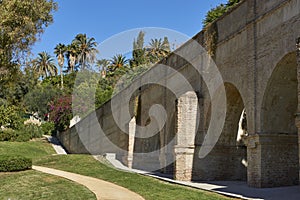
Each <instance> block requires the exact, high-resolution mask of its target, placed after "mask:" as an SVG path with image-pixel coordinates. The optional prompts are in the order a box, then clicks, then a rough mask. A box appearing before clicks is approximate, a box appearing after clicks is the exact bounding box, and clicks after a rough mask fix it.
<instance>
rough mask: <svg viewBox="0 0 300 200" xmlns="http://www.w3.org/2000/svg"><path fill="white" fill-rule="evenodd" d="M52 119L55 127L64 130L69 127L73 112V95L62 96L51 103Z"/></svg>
mask: <svg viewBox="0 0 300 200" xmlns="http://www.w3.org/2000/svg"><path fill="white" fill-rule="evenodd" d="M49 115H50V120H51V121H52V122H54V124H55V129H56V130H58V131H60V132H63V131H65V130H67V129H68V128H69V125H70V120H71V119H72V118H73V114H72V96H62V97H59V98H58V99H55V100H54V101H52V102H51V103H50V114H49Z"/></svg>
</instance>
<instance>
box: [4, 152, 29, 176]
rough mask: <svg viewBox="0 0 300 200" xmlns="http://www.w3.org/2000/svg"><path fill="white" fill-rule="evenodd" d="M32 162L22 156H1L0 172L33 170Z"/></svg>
mask: <svg viewBox="0 0 300 200" xmlns="http://www.w3.org/2000/svg"><path fill="white" fill-rule="evenodd" d="M31 167H32V160H31V159H29V158H25V157H22V156H7V155H0V172H15V171H22V170H27V169H31Z"/></svg>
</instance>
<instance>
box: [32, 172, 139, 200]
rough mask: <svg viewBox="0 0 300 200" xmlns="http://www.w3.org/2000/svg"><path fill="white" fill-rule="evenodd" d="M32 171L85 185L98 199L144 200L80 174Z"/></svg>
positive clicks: (127, 191) (111, 184)
mask: <svg viewBox="0 0 300 200" xmlns="http://www.w3.org/2000/svg"><path fill="white" fill-rule="evenodd" d="M32 169H34V170H37V171H40V172H44V173H47V174H52V175H56V176H60V177H63V178H66V179H69V180H71V181H74V182H76V183H79V184H81V185H84V186H85V187H87V188H88V189H89V190H91V191H92V192H93V193H94V194H95V195H96V197H97V199H101V200H104V199H106V200H108V199H109V200H119V199H120V200H144V198H142V197H141V196H140V195H138V194H136V193H134V192H132V191H130V190H128V189H126V188H123V187H121V186H118V185H115V184H113V183H109V182H106V181H103V180H100V179H96V178H92V177H88V176H83V175H79V174H74V173H70V172H65V171H61V170H56V169H51V168H46V167H39V166H32Z"/></svg>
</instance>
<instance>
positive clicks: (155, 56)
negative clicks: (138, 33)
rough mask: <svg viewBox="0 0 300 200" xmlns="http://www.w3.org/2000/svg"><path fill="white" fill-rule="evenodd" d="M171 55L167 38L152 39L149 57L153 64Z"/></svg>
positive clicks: (148, 52) (148, 49)
mask: <svg viewBox="0 0 300 200" xmlns="http://www.w3.org/2000/svg"><path fill="white" fill-rule="evenodd" d="M169 53H170V44H169V41H168V39H167V38H166V37H165V38H164V41H162V39H161V38H160V39H151V41H150V43H149V46H148V47H147V55H148V56H149V58H150V61H151V62H152V63H156V62H158V61H160V60H161V59H163V58H164V57H166V56H168V55H169Z"/></svg>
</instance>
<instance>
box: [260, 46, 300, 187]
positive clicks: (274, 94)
mask: <svg viewBox="0 0 300 200" xmlns="http://www.w3.org/2000/svg"><path fill="white" fill-rule="evenodd" d="M297 88H298V81H297V59H296V53H295V52H293V53H289V54H287V55H286V56H284V57H283V58H282V59H281V60H280V61H279V62H278V64H277V65H276V67H275V69H274V71H273V72H272V75H271V77H270V79H269V80H268V83H267V87H266V90H265V93H264V98H263V103H262V108H261V127H260V128H261V129H260V134H259V135H258V138H259V140H258V145H257V146H258V147H256V149H255V148H254V150H257V149H259V152H260V155H261V157H260V159H261V163H260V166H259V167H260V168H261V180H259V184H260V186H261V187H276V186H287V185H296V184H298V181H299V154H298V134H297V127H296V126H295V113H296V112H297V106H298V91H297Z"/></svg>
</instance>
